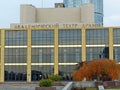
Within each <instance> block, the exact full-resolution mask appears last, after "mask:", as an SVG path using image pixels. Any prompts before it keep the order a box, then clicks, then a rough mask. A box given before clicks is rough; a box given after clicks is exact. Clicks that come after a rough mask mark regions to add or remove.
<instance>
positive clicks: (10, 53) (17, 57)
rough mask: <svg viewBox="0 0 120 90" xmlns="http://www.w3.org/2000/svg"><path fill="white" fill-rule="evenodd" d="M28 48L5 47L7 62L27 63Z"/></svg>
mask: <svg viewBox="0 0 120 90" xmlns="http://www.w3.org/2000/svg"><path fill="white" fill-rule="evenodd" d="M26 62H27V49H26V48H5V63H26Z"/></svg>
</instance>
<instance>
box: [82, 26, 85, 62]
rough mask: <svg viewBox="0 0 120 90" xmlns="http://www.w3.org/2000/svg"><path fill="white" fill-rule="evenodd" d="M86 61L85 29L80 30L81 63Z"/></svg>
mask: <svg viewBox="0 0 120 90" xmlns="http://www.w3.org/2000/svg"><path fill="white" fill-rule="evenodd" d="M84 61H86V29H85V28H82V62H84Z"/></svg>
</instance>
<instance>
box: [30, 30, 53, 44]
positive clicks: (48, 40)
mask: <svg viewBox="0 0 120 90" xmlns="http://www.w3.org/2000/svg"><path fill="white" fill-rule="evenodd" d="M53 44H54V31H53V30H33V31H32V45H53Z"/></svg>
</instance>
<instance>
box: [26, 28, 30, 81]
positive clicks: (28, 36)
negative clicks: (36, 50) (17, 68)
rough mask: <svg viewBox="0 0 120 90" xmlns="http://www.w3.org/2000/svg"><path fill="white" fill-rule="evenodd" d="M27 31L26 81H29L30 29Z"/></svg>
mask: <svg viewBox="0 0 120 90" xmlns="http://www.w3.org/2000/svg"><path fill="white" fill-rule="evenodd" d="M27 33H28V34H27V47H28V48H27V82H31V29H28V30H27Z"/></svg>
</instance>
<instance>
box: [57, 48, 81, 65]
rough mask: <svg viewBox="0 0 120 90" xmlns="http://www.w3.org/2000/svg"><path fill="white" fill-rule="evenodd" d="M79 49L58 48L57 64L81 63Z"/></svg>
mask: <svg viewBox="0 0 120 90" xmlns="http://www.w3.org/2000/svg"><path fill="white" fill-rule="evenodd" d="M81 61H82V60H81V48H80V47H74V48H73V47H72V48H71V47H64V48H61V47H59V63H77V62H81Z"/></svg>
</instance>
